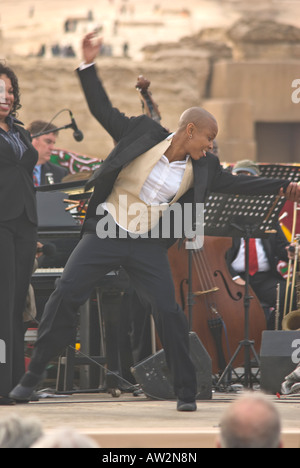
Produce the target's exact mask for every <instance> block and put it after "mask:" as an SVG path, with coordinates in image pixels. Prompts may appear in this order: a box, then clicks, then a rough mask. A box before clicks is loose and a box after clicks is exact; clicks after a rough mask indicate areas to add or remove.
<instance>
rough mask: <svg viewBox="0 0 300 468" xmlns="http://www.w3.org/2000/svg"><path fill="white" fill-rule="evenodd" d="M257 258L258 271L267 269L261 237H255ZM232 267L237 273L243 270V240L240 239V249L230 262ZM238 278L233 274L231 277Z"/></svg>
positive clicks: (268, 266)
mask: <svg viewBox="0 0 300 468" xmlns="http://www.w3.org/2000/svg"><path fill="white" fill-rule="evenodd" d="M255 244H256V251H257V260H258V271H269V270H270V264H269V260H268V258H267V256H266V253H265V249H264V247H263V243H262V240H261V239H255ZM231 266H232V268H234V270H235V271H236V272H238V273H244V272H245V241H244V239H241V243H240V249H239V251H238V254H237V256H236V258H235V259H234V261H233V262H232V263H231ZM236 278H238V277H237V276H235V277H234V278H233V279H236Z"/></svg>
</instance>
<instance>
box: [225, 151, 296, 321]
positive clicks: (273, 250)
mask: <svg viewBox="0 0 300 468" xmlns="http://www.w3.org/2000/svg"><path fill="white" fill-rule="evenodd" d="M232 173H233V174H235V175H240V174H243V175H248V176H259V175H260V170H259V167H258V165H257V164H255V163H254V162H253V161H249V160H242V161H239V162H238V163H236V164H235V165H234V166H233V169H232ZM249 242H250V245H249V262H250V269H249V270H252V271H250V275H249V282H250V286H251V287H252V288H253V291H254V292H255V294H256V295H257V297H258V299H259V300H260V301H261V303H262V304H264V305H265V306H266V307H265V311H266V321H267V328H268V329H274V328H275V309H276V307H277V285H278V284H279V293H280V294H279V310H278V312H279V320H278V329H281V322H282V318H283V310H284V299H285V292H286V281H285V279H284V278H283V277H282V275H281V274H280V273H279V272H278V271H277V265H278V261H279V260H283V261H285V262H287V261H288V260H289V258H292V255H293V254H292V253H290V252H289V249H288V248H289V246H290V243H289V242H288V241H287V238H286V237H285V235H284V233H283V231H282V229H281V227H280V224H279V223H278V226H277V232H276V233H272V234H269V236H268V237H267V238H263V239H255V240H252V239H250V241H249ZM252 242H253V243H252ZM253 256H255V262H254V263H252V260H253V259H252V257H253ZM226 261H227V265H228V269H229V271H230V273H231V276H232V278H233V280H234V281H236V282H237V283H239V284H245V281H244V279H245V249H244V239H241V238H233V239H232V247H231V248H230V249H229V250H228V252H227V253H226ZM252 265H253V266H252Z"/></svg>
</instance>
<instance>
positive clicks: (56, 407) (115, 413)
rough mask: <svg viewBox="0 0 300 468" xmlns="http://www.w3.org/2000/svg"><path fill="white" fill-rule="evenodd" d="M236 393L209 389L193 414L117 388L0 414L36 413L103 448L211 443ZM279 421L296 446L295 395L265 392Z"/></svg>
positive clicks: (298, 414) (299, 417)
mask: <svg viewBox="0 0 300 468" xmlns="http://www.w3.org/2000/svg"><path fill="white" fill-rule="evenodd" d="M236 398H238V394H236V393H213V397H212V399H211V400H201V401H198V410H197V411H196V412H194V413H184V412H182V413H180V412H177V411H176V402H175V401H158V400H149V399H148V398H147V397H145V396H144V395H140V396H137V397H134V396H133V395H132V394H131V393H122V394H121V396H120V397H118V398H114V397H112V396H111V395H110V394H108V393H90V394H87V393H85V394H81V393H77V394H72V395H66V396H61V395H59V396H58V395H53V397H51V398H45V399H40V400H39V401H38V402H31V403H29V404H24V405H23V404H22V405H14V406H6V407H5V406H2V407H1V409H0V415H1V417H4V416H5V415H8V414H11V413H15V414H18V415H21V416H22V417H23V416H24V417H27V416H28V417H36V418H37V419H39V420H40V421H41V423H42V425H43V428H44V430H45V432H50V431H53V430H55V429H56V428H58V427H62V426H63V427H66V426H71V427H72V428H75V429H76V430H78V431H79V432H81V433H83V434H87V435H89V436H91V437H93V438H94V439H95V440H96V441H97V442H98V444H99V445H100V446H101V447H102V448H169V449H172V448H178V449H180V448H186V449H187V448H215V447H216V438H217V435H218V432H219V428H218V426H219V420H220V417H221V415H222V413H223V411H224V410H225V409H226V408H227V407H228V405H229V404H230V403H231V402H232V401H233V400H234V399H236ZM269 398H270V399H272V401H274V402H275V404H276V406H277V408H278V410H279V412H280V414H281V417H282V426H283V441H284V446H285V448H300V395H297V396H289V397H281V398H280V399H278V398H277V397H276V396H273V395H270V396H269Z"/></svg>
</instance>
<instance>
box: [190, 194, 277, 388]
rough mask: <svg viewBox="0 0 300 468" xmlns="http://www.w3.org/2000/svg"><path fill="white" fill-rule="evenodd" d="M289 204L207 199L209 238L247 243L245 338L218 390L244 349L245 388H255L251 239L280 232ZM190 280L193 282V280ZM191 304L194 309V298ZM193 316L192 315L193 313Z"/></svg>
mask: <svg viewBox="0 0 300 468" xmlns="http://www.w3.org/2000/svg"><path fill="white" fill-rule="evenodd" d="M284 203H285V199H284V198H283V197H279V196H276V195H258V196H252V195H251V196H249V195H231V194H230V195H228V194H219V193H212V194H211V195H210V196H209V197H208V198H207V200H206V203H205V209H204V218H205V222H204V232H205V235H207V236H217V237H240V238H244V240H245V251H246V255H245V267H246V276H245V283H246V284H245V296H244V317H245V322H244V339H243V340H242V341H241V342H240V344H239V346H238V348H237V349H236V351H235V352H234V354H233V356H232V358H231V359H230V362H229V363H228V365H227V366H226V368H225V370H224V371H223V373H222V375H221V377H220V378H219V380H218V382H217V384H216V388H220V385H221V383H222V382H223V380H224V378H225V377H226V376H227V373H228V372H231V370H232V364H233V362H234V360H235V359H236V357H237V355H238V353H239V352H240V351H241V350H242V349H244V354H245V363H244V369H245V374H244V377H245V380H244V383H245V386H246V387H252V374H251V362H250V352H251V351H252V352H253V355H254V357H255V360H256V362H257V364H258V367H259V366H260V362H259V358H258V356H257V353H256V351H255V349H254V341H253V340H250V339H249V306H250V300H251V299H252V296H250V295H249V239H250V238H251V237H255V238H263V237H268V235H269V234H270V233H272V232H276V230H277V227H278V225H277V223H278V215H279V213H280V211H281V209H282V207H283V205H284ZM189 281H190V279H189ZM189 304H190V307H192V302H191V298H190V297H189ZM190 315H191V312H190Z"/></svg>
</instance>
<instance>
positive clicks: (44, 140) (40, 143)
mask: <svg viewBox="0 0 300 468" xmlns="http://www.w3.org/2000/svg"><path fill="white" fill-rule="evenodd" d="M27 130H28V131H29V133H30V135H31V137H32V144H33V146H34V147H35V149H36V150H37V152H38V154H39V159H38V162H37V164H36V166H35V168H34V171H33V180H34V185H35V186H39V185H47V184H49V183H54V184H58V183H60V182H61V181H62V179H63V178H64V177H65V176H66V175H68V173H69V172H68V169H66V168H64V167H61V166H58V165H57V164H53V163H51V162H50V158H51V154H52V151H53V149H54V147H55V143H56V139H57V136H58V131H57V127H56V126H55V125H53V124H50V123H47V122H44V121H43V120H35V121H34V122H32V123H31V124H30V125H29V127H28V128H27ZM49 130H53V132H51V133H47V134H45V135H41V136H37V137H36V138H35V137H34V135H39V134H40V133H42V132H43V131H49Z"/></svg>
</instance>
